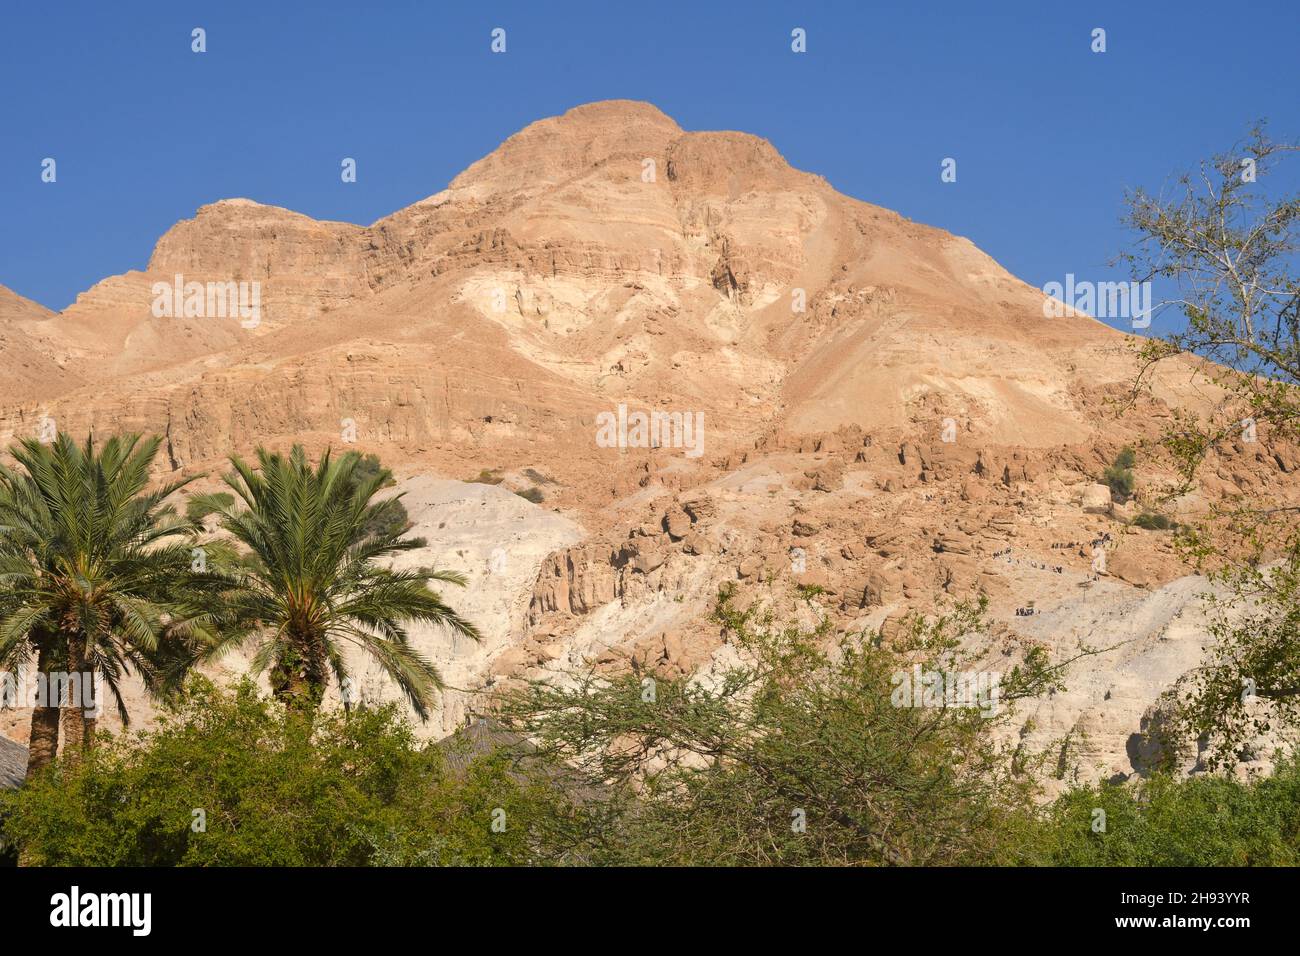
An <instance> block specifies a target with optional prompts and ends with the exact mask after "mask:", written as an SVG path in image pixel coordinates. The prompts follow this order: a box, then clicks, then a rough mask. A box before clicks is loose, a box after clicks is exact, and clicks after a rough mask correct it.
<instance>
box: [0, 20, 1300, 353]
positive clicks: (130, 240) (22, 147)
mask: <svg viewBox="0 0 1300 956" xmlns="http://www.w3.org/2000/svg"><path fill="white" fill-rule="evenodd" d="M291 7H293V8H296V12H292V11H291V9H290V8H291ZM196 26H202V27H204V28H205V29H206V30H207V41H208V52H207V53H205V54H202V55H197V54H194V53H192V52H191V50H190V42H191V41H190V31H191V29H192V28H194V27H196ZM497 26H500V27H503V28H505V29H506V31H507V47H508V52H507V53H506V54H505V55H493V54H492V53H491V52H490V51H489V43H490V37H489V33H490V31H491V30H492V28H493V27H497ZM796 26H798V27H804V28H805V29H806V30H807V33H808V52H807V53H806V54H804V55H796V54H793V53H792V52H791V51H790V31H791V29H792V28H794V27H796ZM1094 27H1103V28H1105V30H1106V31H1107V47H1108V49H1107V52H1106V53H1104V54H1094V53H1092V52H1091V51H1090V42H1091V39H1090V33H1091V30H1092V29H1093V28H1094ZM1298 39H1300V3H1298V2H1297V0H1251V2H1247V3H1242V4H1237V5H1231V4H1230V5H1224V4H1221V3H1209V2H1201V0H1187V2H1178V3H1174V2H1169V3H1159V2H1150V0H1143V2H1134V0H1128V2H1122V3H1091V2H1075V3H1066V2H1044V0H1025V2H1014V3H1011V2H1008V3H998V2H995V0H989V2H965V3H957V2H936V3H921V2H915V3H912V2H896V3H879V2H866V0H835V2H826V0H818V2H812V0H804V2H801V3H781V2H763V0H756V2H727V3H722V2H707V0H694V2H689V3H679V2H676V0H655V2H650V3H631V2H626V3H624V2H619V3H615V2H612V0H602V2H594V0H593V2H563V0H554V2H540V0H529V2H517V3H485V2H454V0H418V2H417V0H411V2H384V0H368V2H367V0H355V2H338V0H311V2H300V3H297V4H293V5H291V4H288V3H283V2H269V0H260V2H245V0H209V2H184V0H167V2H120V3H118V2H115V3H108V2H103V0H93V2H90V0H81V2H50V3H43V4H36V3H19V2H17V0H6V2H5V3H4V5H3V12H0V89H2V90H3V93H2V94H0V137H2V140H0V144H2V145H0V225H2V228H0V283H3V284H4V285H7V286H9V287H11V288H13V289H15V290H16V291H18V292H20V293H21V294H23V295H26V296H29V297H31V298H33V299H36V300H37V301H39V302H41V303H43V304H45V305H47V306H50V307H51V308H56V309H58V308H63V307H65V306H66V305H68V304H69V303H70V302H71V301H72V300H73V299H74V298H75V297H76V294H77V293H78V292H79V291H81V290H83V289H85V288H87V287H89V286H90V285H91V284H92V283H94V282H95V281H97V280H98V279H100V278H102V277H104V276H107V275H111V274H114V273H120V272H124V271H126V270H127V269H139V268H143V267H144V265H145V263H146V261H147V259H148V256H149V253H150V251H151V250H152V248H153V244H154V241H155V240H156V239H157V238H158V236H160V235H161V234H162V233H163V232H164V231H165V230H166V229H168V228H169V227H170V226H171V225H172V224H173V223H175V222H176V221H177V220H179V219H183V218H187V217H189V216H192V215H193V213H194V210H195V209H196V208H197V207H198V206H200V205H202V204H204V203H208V202H212V201H214V200H217V199H221V198H226V197H233V196H245V197H248V198H251V199H255V200H258V201H259V202H264V203H272V204H275V205H280V206H285V207H288V208H290V209H294V210H298V211H300V212H304V213H306V214H308V215H311V216H314V217H317V218H324V219H339V220H345V221H350V222H357V223H370V222H372V221H374V220H375V219H377V218H379V217H381V216H383V215H386V214H387V213H389V212H392V211H393V210H396V209H398V208H400V207H402V206H405V205H408V204H409V203H412V202H414V201H416V200H418V199H421V198H423V197H425V196H428V195H430V194H432V193H434V192H436V191H438V190H439V189H441V188H443V187H444V186H445V185H446V184H447V182H448V181H449V180H450V179H451V178H452V177H453V176H455V174H456V173H458V172H459V171H460V170H461V169H463V168H464V167H465V166H467V165H468V164H469V163H471V162H472V161H474V160H475V159H477V158H479V157H480V156H482V155H483V154H485V153H487V152H489V151H490V150H492V149H493V148H494V147H496V146H497V144H498V143H500V142H501V140H503V139H505V138H506V137H507V136H509V135H510V134H511V133H513V132H515V131H516V130H518V129H519V128H521V127H522V126H524V125H525V124H527V123H528V122H530V121H532V120H534V119H537V118H540V117H543V116H550V115H554V114H557V113H560V112H563V111H564V110H566V109H568V108H569V107H572V106H575V105H577V104H579V103H584V102H589V101H592V100H600V99H609V98H615V97H625V98H632V99H643V100H649V101H651V102H653V103H655V104H656V105H658V106H659V107H660V108H661V109H663V110H664V111H665V112H667V113H668V114H669V115H670V116H672V117H674V118H675V119H676V120H677V121H678V122H679V123H680V124H681V125H682V126H683V127H684V128H686V129H740V130H745V131H748V132H752V133H756V134H758V135H761V136H764V137H767V138H768V139H770V140H771V141H772V142H773V143H774V144H775V145H776V147H777V148H778V149H779V150H780V151H781V152H782V153H783V154H784V155H785V157H786V158H787V159H788V160H789V161H790V162H791V163H793V164H794V165H795V166H797V167H800V168H802V169H806V170H810V171H813V172H817V173H820V174H822V175H824V176H825V177H826V178H827V179H828V180H829V181H830V182H831V183H832V184H833V185H834V186H835V187H836V188H838V189H839V190H841V191H842V192H845V193H848V194H850V195H852V196H856V197H859V198H861V199H865V200H868V201H871V202H874V203H878V204H880V205H883V206H887V207H890V208H893V209H896V210H898V211H899V212H901V213H903V214H904V215H906V216H910V217H912V218H913V219H917V220H919V221H922V222H926V223H931V224H933V225H937V226H941V227H943V228H945V229H948V230H951V231H953V232H956V233H959V234H961V235H965V236H968V237H970V238H971V239H973V240H974V241H975V242H976V243H977V244H978V245H979V246H981V247H982V248H983V249H984V250H985V251H987V252H988V253H990V254H991V255H993V256H994V257H995V258H997V259H998V260H999V261H1001V262H1002V263H1003V265H1005V266H1006V267H1007V268H1008V269H1010V270H1011V271H1012V272H1014V273H1016V274H1017V275H1019V276H1021V277H1022V278H1024V279H1026V280H1027V281H1029V282H1031V283H1033V284H1034V285H1038V286H1041V285H1043V284H1044V283H1045V282H1048V281H1052V280H1056V281H1060V280H1062V279H1063V277H1064V275H1065V273H1067V272H1073V273H1075V274H1076V275H1078V276H1081V277H1082V276H1089V277H1092V278H1095V279H1103V278H1107V277H1108V275H1110V274H1108V273H1107V271H1106V269H1105V263H1106V262H1107V261H1108V260H1109V259H1110V258H1111V256H1112V255H1113V254H1114V253H1115V252H1116V251H1117V250H1118V249H1119V248H1120V246H1121V244H1122V242H1123V234H1122V233H1121V231H1120V230H1119V228H1118V225H1117V219H1118V216H1119V213H1120V210H1121V197H1122V194H1123V191H1124V189H1125V187H1129V186H1137V185H1145V186H1148V187H1154V188H1158V187H1159V186H1160V185H1161V183H1162V182H1164V181H1166V178H1167V177H1168V175H1169V174H1170V173H1172V172H1174V171H1175V170H1178V169H1181V168H1183V167H1184V166H1188V165H1190V164H1191V163H1192V162H1193V161H1194V160H1196V159H1198V158H1200V157H1202V156H1205V155H1208V154H1209V153H1211V152H1213V151H1216V150H1219V149H1221V148H1226V147H1227V146H1229V145H1231V144H1232V143H1233V142H1234V141H1235V140H1237V139H1238V138H1239V137H1240V136H1241V134H1243V133H1244V131H1245V129H1246V127H1247V126H1248V124H1249V122H1250V121H1251V120H1253V119H1255V118H1259V117H1265V118H1268V119H1270V120H1271V128H1272V132H1273V133H1274V134H1275V135H1276V136H1279V137H1283V138H1295V137H1297V136H1300V67H1298V66H1297V62H1298V60H1300V53H1298V51H1297V40H1298ZM47 156H50V157H54V158H55V159H56V160H57V161H58V182H57V183H55V184H53V185H50V184H45V183H42V182H41V179H40V172H41V168H40V164H41V160H42V159H43V158H44V157H47ZM345 156H351V157H355V158H356V160H357V162H358V182H357V183H355V184H344V183H342V182H341V181H340V178H339V163H340V161H341V159H342V158H343V157H345ZM949 156H951V157H954V158H956V159H957V162H958V181H957V183H955V184H944V183H942V182H941V181H940V177H939V167H940V161H941V160H942V159H943V158H944V157H949ZM1113 277H1115V278H1118V277H1119V276H1117V275H1115V276H1113ZM1157 330H1159V325H1157V326H1156V327H1155V328H1153V331H1157Z"/></svg>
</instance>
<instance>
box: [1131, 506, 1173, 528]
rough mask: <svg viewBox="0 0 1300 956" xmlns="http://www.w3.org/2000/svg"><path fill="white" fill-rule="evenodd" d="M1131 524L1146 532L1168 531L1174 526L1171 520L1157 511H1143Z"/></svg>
mask: <svg viewBox="0 0 1300 956" xmlns="http://www.w3.org/2000/svg"><path fill="white" fill-rule="evenodd" d="M1133 524H1135V525H1136V526H1137V527H1139V528H1145V529H1146V530H1147V531H1168V530H1169V529H1170V528H1172V527H1173V526H1174V522H1173V520H1172V519H1171V518H1170V517H1169V516H1168V515H1166V514H1161V513H1159V512H1157V511H1144V512H1142V513H1141V514H1140V515H1138V516H1137V517H1136V518H1134V519H1133Z"/></svg>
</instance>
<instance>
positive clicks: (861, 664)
mask: <svg viewBox="0 0 1300 956" xmlns="http://www.w3.org/2000/svg"><path fill="white" fill-rule="evenodd" d="M732 601H733V594H732V590H731V589H729V588H726V589H724V590H723V591H722V592H721V593H720V595H719V600H718V604H717V606H716V609H715V613H714V620H715V622H716V623H717V624H718V625H719V626H720V628H721V629H722V631H723V633H724V634H725V635H726V637H725V639H726V642H727V643H728V645H729V646H730V647H731V648H733V649H734V650H735V651H736V653H737V659H736V661H735V662H734V663H732V664H730V665H728V666H726V667H725V668H722V669H720V670H718V671H717V672H713V673H706V674H700V675H695V676H681V675H673V674H666V673H663V672H659V671H656V670H654V669H649V670H647V669H646V668H645V666H643V665H639V664H638V665H637V666H636V667H634V668H633V669H631V670H623V671H619V672H615V673H610V674H606V673H599V672H596V671H594V670H587V671H583V672H580V673H576V674H568V675H563V676H561V677H559V678H555V677H552V678H551V679H548V680H545V681H542V680H533V681H529V682H527V683H526V684H524V685H522V686H517V687H514V688H512V689H508V690H506V691H503V692H502V693H501V694H500V695H499V696H498V698H497V699H496V700H495V701H494V704H495V706H496V714H497V716H498V718H499V719H500V720H501V721H503V722H504V724H505V725H506V726H507V727H509V728H510V729H512V730H514V731H516V732H519V733H522V734H524V735H526V737H527V739H528V740H529V741H530V742H531V744H532V745H533V746H535V748H536V749H535V750H532V751H531V753H532V755H533V757H535V758H538V759H542V760H546V761H551V762H553V765H555V766H560V767H564V768H565V777H564V781H565V786H566V788H567V789H568V790H569V791H570V792H573V793H577V794H583V795H585V796H584V799H582V800H580V801H579V804H578V807H577V809H576V811H575V812H574V814H573V815H572V816H571V817H570V818H568V819H566V820H565V821H561V822H560V823H558V824H557V828H559V829H565V830H566V831H567V832H566V835H565V836H564V838H563V839H561V838H560V837H556V838H555V839H556V840H557V842H560V843H565V844H566V845H567V846H568V851H567V852H568V855H569V857H570V858H572V859H576V860H579V861H582V862H586V863H592V864H620V865H698V864H723V865H770V864H837V865H938V864H951V863H968V864H973V863H990V862H1005V861H1007V860H1009V859H1011V858H1013V857H1014V856H1015V853H1016V852H1018V851H1017V850H1016V849H1015V847H1016V844H1017V842H1018V840H1019V838H1020V836H1021V835H1022V834H1027V833H1028V832H1029V830H1030V829H1031V828H1032V827H1033V825H1034V823H1033V818H1032V814H1031V813H1030V811H1029V810H1028V806H1029V797H1030V795H1031V794H1032V793H1033V792H1034V791H1035V783H1034V776H1033V774H1032V773H1031V772H1030V771H1031V769H1032V768H1033V767H1035V766H1037V764H1038V763H1040V761H1041V759H1042V758H1043V756H1044V755H1041V754H1033V753H1030V752H1028V751H1026V750H1024V749H1022V748H1021V747H1019V746H1016V745H1014V744H1012V743H1009V742H1008V739H1009V737H1008V736H1007V735H999V734H997V733H995V731H996V729H997V728H998V727H999V726H1002V725H1004V724H1005V723H1006V722H1007V721H1008V720H1009V719H1010V717H1011V714H1012V708H1013V707H1014V703H1015V701H1017V700H1019V699H1021V698H1024V697H1030V696H1037V695H1039V694H1042V693H1045V692H1047V691H1048V690H1050V689H1052V688H1061V687H1062V683H1061V680H1062V676H1063V674H1064V671H1065V668H1066V667H1067V666H1068V665H1069V664H1070V663H1071V661H1072V660H1074V659H1077V658H1072V659H1071V661H1062V662H1058V663H1051V662H1049V661H1048V659H1047V655H1046V653H1045V651H1044V650H1043V649H1042V648H1041V647H1040V646H1039V647H1028V648H1022V649H1021V650H1022V651H1023V653H1022V654H1021V655H1019V656H1018V657H1017V658H1015V659H1016V660H1018V663H1017V664H1016V665H1015V666H1014V667H1013V668H1012V670H1011V672H1010V673H1005V674H1001V675H999V676H1000V680H999V681H998V682H997V686H998V689H999V694H998V696H997V698H996V703H995V705H994V706H993V707H988V706H984V705H983V704H987V703H989V699H991V698H986V700H985V701H984V702H983V703H982V704H981V705H980V706H969V705H968V702H966V701H962V700H958V699H955V698H952V697H950V696H949V695H948V694H947V693H946V692H939V693H931V691H932V690H933V684H929V685H927V690H926V692H925V695H924V696H921V695H922V690H921V688H920V687H918V686H916V685H914V684H906V682H907V681H909V680H910V679H911V677H912V675H913V674H914V672H915V669H916V668H920V671H921V673H923V674H925V675H926V677H927V679H928V680H931V681H932V680H933V678H934V677H935V676H936V675H937V674H943V675H945V677H946V678H948V679H951V676H952V675H954V674H965V675H971V674H978V673H985V674H988V676H989V677H992V675H991V674H989V673H988V672H987V671H981V670H979V668H980V667H981V665H980V664H979V663H978V662H979V661H980V660H983V659H985V658H984V656H983V655H984V654H985V653H986V652H988V651H989V650H990V649H991V648H992V646H993V645H994V644H995V643H996V644H997V646H998V648H999V650H998V651H997V652H996V653H995V655H994V656H995V658H996V659H998V660H1003V661H1004V660H1007V658H1006V657H1005V656H1003V652H1004V651H1005V650H1006V647H1005V645H1004V644H1003V643H1002V641H1001V640H998V641H991V640H988V639H987V637H988V634H987V627H986V625H985V623H984V617H983V610H984V608H983V604H982V603H981V604H975V605H972V604H963V605H959V606H957V607H956V608H954V609H953V610H951V611H950V612H949V613H947V614H944V615H941V616H938V617H931V618H922V617H914V618H912V619H911V626H910V627H907V628H904V629H902V632H901V633H900V634H898V635H896V636H894V637H893V638H886V637H884V635H881V634H871V633H866V634H848V635H835V634H833V633H832V632H831V630H830V624H829V622H828V621H827V620H826V619H825V618H821V619H820V620H819V623H818V624H817V625H816V626H814V627H811V628H808V627H802V626H799V625H794V624H783V623H779V622H777V621H776V620H775V617H774V615H773V614H772V613H771V612H769V611H760V610H759V609H758V608H757V607H756V606H751V607H750V608H748V609H745V610H740V609H738V608H737V607H736V606H735V605H734V604H733V603H732ZM1092 653H1097V651H1095V650H1093V649H1089V648H1081V649H1080V655H1083V654H1092ZM905 686H907V687H908V688H909V690H910V692H911V695H910V697H911V699H910V700H907V699H901V698H900V694H899V692H900V690H901V689H902V688H904V687H905ZM949 686H951V685H949ZM990 686H991V685H990ZM904 696H905V697H906V696H909V695H904ZM1012 736H1013V735H1012Z"/></svg>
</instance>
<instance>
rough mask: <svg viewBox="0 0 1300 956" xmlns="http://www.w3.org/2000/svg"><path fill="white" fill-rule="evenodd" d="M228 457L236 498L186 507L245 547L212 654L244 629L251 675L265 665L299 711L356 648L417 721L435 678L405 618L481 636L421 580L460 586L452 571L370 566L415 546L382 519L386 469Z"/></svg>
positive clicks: (347, 460) (296, 449)
mask: <svg viewBox="0 0 1300 956" xmlns="http://www.w3.org/2000/svg"><path fill="white" fill-rule="evenodd" d="M230 461H231V465H232V466H233V468H234V470H233V472H232V473H230V474H229V475H227V476H226V483H227V484H228V485H229V486H230V488H231V489H232V490H233V491H234V492H235V494H236V495H237V496H238V498H239V499H240V501H239V502H236V503H235V504H229V503H223V502H221V501H219V500H217V496H207V497H206V498H205V497H204V496H196V497H195V498H194V499H192V507H193V508H194V511H195V513H202V512H204V511H207V512H209V513H217V514H219V515H220V516H221V524H222V527H223V528H224V529H225V530H226V531H227V532H228V533H229V534H230V535H231V536H233V537H234V538H235V539H236V540H237V541H238V542H239V543H240V544H242V545H243V546H244V547H245V548H247V549H248V552H249V554H248V555H247V556H245V557H244V558H243V559H242V560H240V561H239V562H237V563H236V564H235V565H234V569H233V572H232V573H233V574H234V576H235V577H236V579H237V580H238V581H239V583H240V588H239V589H238V590H237V591H235V592H233V593H232V594H231V596H230V601H231V614H232V617H233V618H235V619H236V620H237V621H239V622H241V624H242V626H240V627H234V628H231V629H230V631H229V633H228V635H227V639H226V640H225V642H224V646H223V647H222V648H220V649H219V650H224V649H225V647H228V646H233V645H236V644H240V643H243V642H244V641H245V640H246V638H247V637H248V636H251V637H253V638H254V639H255V640H256V642H257V651H256V653H255V654H254V657H253V662H252V664H253V671H254V672H255V673H260V672H263V671H267V670H269V676H270V683H271V689H272V691H273V692H274V694H275V696H276V697H277V698H278V699H279V700H281V701H282V702H284V703H285V704H286V705H287V706H288V707H289V708H290V709H292V710H295V711H297V712H299V713H304V714H305V713H311V712H313V711H315V710H316V709H317V708H318V707H319V706H320V703H321V700H322V698H323V696H324V693H325V690H326V687H327V686H328V685H329V682H330V678H331V676H332V677H333V678H334V679H335V680H337V681H338V683H339V685H340V686H341V687H343V686H346V685H345V683H344V682H345V681H346V680H347V679H348V665H347V662H346V660H345V658H344V650H345V648H346V647H348V646H351V647H355V648H359V649H361V650H363V651H365V652H366V653H368V654H369V655H370V656H371V657H373V658H374V659H375V660H376V661H378V662H379V664H380V665H381V666H382V667H383V669H384V671H385V672H386V673H387V674H388V675H389V677H391V678H392V679H393V681H394V682H395V683H396V684H397V686H398V687H400V688H401V690H402V692H403V694H404V695H405V696H406V699H407V700H408V701H409V702H410V704H411V706H412V707H413V708H414V710H415V712H416V713H417V714H418V715H419V716H420V718H421V719H422V720H423V719H427V717H428V709H429V705H430V703H431V702H432V700H433V696H434V694H435V692H436V691H438V690H440V689H441V688H442V686H443V684H442V680H441V678H440V677H439V675H438V671H437V670H436V668H435V667H434V666H433V664H432V663H431V662H430V661H428V660H427V659H426V658H425V657H424V656H423V655H421V654H420V653H419V651H417V650H416V649H415V648H414V647H412V646H411V644H410V641H409V639H408V636H407V632H406V627H407V625H409V624H412V623H419V624H434V625H438V626H440V627H442V628H445V629H447V630H449V631H451V632H452V633H453V634H459V635H462V636H464V637H468V638H471V639H472V640H478V639H479V633H478V630H477V629H476V628H475V627H474V625H473V624H471V623H469V622H468V621H466V620H464V619H463V618H461V617H460V616H459V615H458V614H457V613H456V612H455V611H454V610H452V609H451V608H450V607H448V606H447V605H446V604H444V603H443V601H442V599H441V598H440V597H439V595H438V594H437V593H436V592H434V591H432V590H430V588H429V586H428V585H429V582H431V581H441V582H446V583H449V584H458V585H464V583H465V579H464V577H463V576H462V575H460V574H457V573H454V572H450V571H436V570H432V569H427V568H418V569H412V570H401V571H398V570H393V569H391V568H389V567H387V566H385V565H384V564H381V563H380V562H381V561H383V559H385V558H389V557H391V556H393V555H396V554H398V553H400V552H403V551H410V550H412V549H415V548H421V547H423V546H424V542H423V541H422V540H420V539H418V538H408V537H405V535H406V530H407V528H406V526H405V524H395V523H394V522H392V521H391V520H386V519H387V518H390V517H391V513H392V512H394V511H395V510H396V509H397V507H398V506H397V504H396V502H397V498H390V499H387V500H379V501H376V500H375V497H374V496H375V493H376V492H377V491H378V490H379V488H380V487H381V486H382V485H383V484H384V482H385V481H388V480H389V479H390V478H391V473H390V472H388V471H387V470H383V469H381V470H378V471H376V470H373V469H363V470H362V471H361V472H358V464H359V463H360V461H361V459H360V456H359V455H357V454H355V453H349V454H346V455H344V456H342V457H340V458H333V457H331V455H330V452H329V451H326V452H325V453H324V454H323V455H322V456H321V459H320V461H319V463H318V464H317V466H316V467H315V468H314V469H313V468H312V466H311V465H310V463H309V462H308V461H307V457H306V453H305V452H304V451H303V449H302V447H301V446H299V445H295V446H293V449H292V451H291V452H290V454H289V457H288V458H285V457H284V456H283V455H281V454H279V453H270V452H267V451H266V450H265V449H262V448H259V449H258V450H257V469H256V470H254V469H253V468H252V467H250V466H249V465H248V464H246V463H245V462H244V461H243V460H241V459H240V458H238V457H232V458H231V459H230ZM398 497H400V496H398ZM345 702H346V701H345Z"/></svg>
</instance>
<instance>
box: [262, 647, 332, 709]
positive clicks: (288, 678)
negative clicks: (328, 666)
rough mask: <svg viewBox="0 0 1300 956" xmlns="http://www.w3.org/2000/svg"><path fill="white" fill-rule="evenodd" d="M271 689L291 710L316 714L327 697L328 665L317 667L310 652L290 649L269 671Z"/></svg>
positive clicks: (276, 697) (277, 698)
mask: <svg viewBox="0 0 1300 956" xmlns="http://www.w3.org/2000/svg"><path fill="white" fill-rule="evenodd" d="M268 677H269V679H270V683H271V693H272V694H274V695H275V699H276V700H278V701H280V703H282V704H284V705H285V707H287V708H288V709H289V710H290V711H291V712H293V713H297V714H313V713H315V712H316V711H317V710H319V709H320V705H321V701H322V700H323V699H324V697H325V677H324V668H323V667H321V666H315V667H313V666H312V664H311V658H310V655H309V654H305V653H302V652H297V651H288V652H286V653H285V654H284V655H283V656H282V657H281V658H280V660H278V661H277V662H276V664H275V666H274V667H272V668H271V672H270V674H269V675H268Z"/></svg>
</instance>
